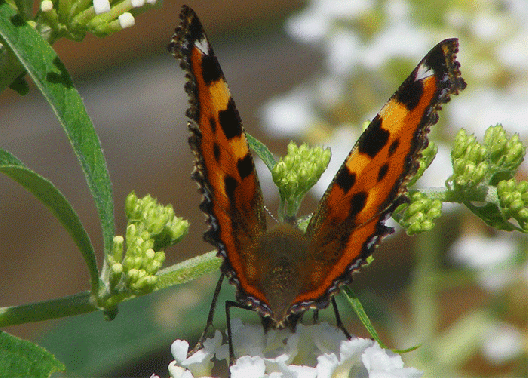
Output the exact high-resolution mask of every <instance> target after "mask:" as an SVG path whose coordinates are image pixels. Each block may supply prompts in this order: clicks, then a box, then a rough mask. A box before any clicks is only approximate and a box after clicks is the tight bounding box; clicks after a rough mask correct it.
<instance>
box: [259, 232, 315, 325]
mask: <svg viewBox="0 0 528 378" xmlns="http://www.w3.org/2000/svg"><path fill="white" fill-rule="evenodd" d="M308 250H309V239H308V238H307V237H306V235H305V234H304V233H303V232H302V231H301V230H299V229H298V228H297V227H295V226H292V225H290V224H286V223H281V224H279V225H277V226H275V227H274V228H272V229H270V230H269V231H267V232H265V233H264V234H262V235H261V237H260V238H259V240H258V243H257V246H256V252H257V253H256V255H257V256H259V258H258V264H257V269H258V271H259V274H258V276H259V277H260V278H261V279H260V280H259V282H260V289H261V291H262V293H263V294H264V295H265V297H266V299H267V301H268V304H269V307H270V310H271V314H270V317H271V321H272V325H273V326H274V327H278V328H282V327H283V326H285V323H287V319H288V317H289V315H291V313H290V308H291V306H292V305H293V303H294V300H295V298H296V297H297V296H298V295H299V292H300V291H301V290H302V288H303V286H304V280H303V277H304V275H303V274H302V273H303V270H302V267H303V264H304V263H305V262H306V257H307V255H308Z"/></svg>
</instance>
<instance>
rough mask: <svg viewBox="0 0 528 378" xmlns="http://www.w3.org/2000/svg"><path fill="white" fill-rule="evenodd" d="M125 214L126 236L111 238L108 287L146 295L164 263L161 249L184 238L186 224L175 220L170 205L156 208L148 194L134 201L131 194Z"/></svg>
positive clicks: (187, 225) (153, 284) (187, 224)
mask: <svg viewBox="0 0 528 378" xmlns="http://www.w3.org/2000/svg"><path fill="white" fill-rule="evenodd" d="M125 212H126V215H127V218H128V226H127V229H126V237H125V239H123V237H122V236H116V237H114V245H113V250H112V255H111V256H109V257H108V263H109V266H110V286H111V289H112V290H113V289H115V288H117V287H118V285H124V286H125V287H126V288H127V289H128V290H130V291H131V292H133V293H145V292H149V291H151V290H153V288H154V286H155V285H156V283H157V276H156V273H157V272H158V270H159V269H160V268H161V266H162V264H163V262H164V260H165V253H164V252H163V251H162V250H161V249H163V248H165V247H167V246H170V245H172V244H175V243H177V242H178V241H179V240H180V239H181V238H182V237H183V236H185V234H186V233H187V231H188V228H189V223H188V222H187V221H185V220H183V219H181V218H178V217H176V216H175V215H174V210H173V208H172V206H170V205H169V206H162V205H159V204H158V203H157V202H156V200H155V199H154V198H152V197H151V196H150V195H147V196H145V197H144V198H138V197H137V196H136V195H135V194H134V192H132V193H130V194H129V195H128V197H127V199H126V202H125ZM125 240H126V254H124V243H125Z"/></svg>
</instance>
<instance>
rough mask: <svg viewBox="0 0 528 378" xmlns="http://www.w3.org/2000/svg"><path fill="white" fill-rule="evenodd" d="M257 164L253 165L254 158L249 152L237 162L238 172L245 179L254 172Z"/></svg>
mask: <svg viewBox="0 0 528 378" xmlns="http://www.w3.org/2000/svg"><path fill="white" fill-rule="evenodd" d="M254 168H255V166H254V165H253V159H252V158H251V155H250V154H249V152H248V153H247V154H246V156H244V157H243V158H242V159H239V160H238V162H237V169H238V174H239V175H240V178H242V180H243V179H245V178H246V177H248V176H249V175H250V174H251V173H253V169H254Z"/></svg>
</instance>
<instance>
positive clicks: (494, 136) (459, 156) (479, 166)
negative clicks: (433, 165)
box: [448, 125, 526, 191]
mask: <svg viewBox="0 0 528 378" xmlns="http://www.w3.org/2000/svg"><path fill="white" fill-rule="evenodd" d="M525 153H526V147H525V146H523V144H522V143H521V141H520V140H519V136H518V135H513V136H512V137H510V138H508V136H507V135H506V131H505V130H504V129H503V127H502V126H501V125H497V126H492V127H490V128H488V129H487V130H486V134H485V136H484V144H480V143H478V142H477V141H476V138H475V136H474V135H468V134H467V133H466V131H465V130H463V129H462V130H460V131H459V132H458V134H457V136H456V138H455V146H454V147H453V150H452V152H451V161H452V163H453V175H452V176H451V177H450V178H449V179H448V184H450V183H452V188H453V189H454V190H463V191H466V190H470V189H473V188H475V187H477V186H479V185H480V184H482V185H494V186H496V185H497V184H498V183H499V182H500V181H501V180H505V179H510V178H511V177H512V176H513V174H514V173H515V170H516V169H517V168H518V166H519V164H521V162H522V161H523V158H524V154H525Z"/></svg>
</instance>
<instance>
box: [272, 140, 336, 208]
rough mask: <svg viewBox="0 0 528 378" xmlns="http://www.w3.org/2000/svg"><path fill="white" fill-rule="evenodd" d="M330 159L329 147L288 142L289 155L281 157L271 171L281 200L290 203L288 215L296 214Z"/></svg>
mask: <svg viewBox="0 0 528 378" xmlns="http://www.w3.org/2000/svg"><path fill="white" fill-rule="evenodd" d="M329 161H330V150H329V149H323V148H321V147H314V148H310V147H308V146H307V145H306V144H302V145H300V146H297V145H296V144H295V143H293V142H291V143H290V144H288V155H286V156H285V157H284V158H281V159H280V160H279V161H278V162H277V164H275V166H274V167H273V169H272V172H271V174H272V177H273V181H274V182H275V184H276V185H277V187H278V188H279V193H280V195H281V201H283V202H285V203H287V204H288V210H287V211H286V214H287V215H288V216H294V215H295V214H296V212H297V210H298V205H299V204H300V201H301V199H302V197H304V195H305V194H306V193H307V192H308V190H309V189H310V188H311V187H312V186H313V185H314V184H315V183H316V182H317V181H318V180H319V178H320V177H321V175H322V174H323V172H324V171H325V169H326V167H327V166H328V163H329Z"/></svg>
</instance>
